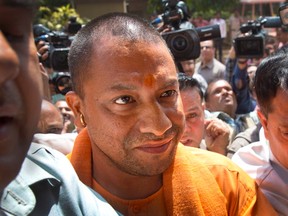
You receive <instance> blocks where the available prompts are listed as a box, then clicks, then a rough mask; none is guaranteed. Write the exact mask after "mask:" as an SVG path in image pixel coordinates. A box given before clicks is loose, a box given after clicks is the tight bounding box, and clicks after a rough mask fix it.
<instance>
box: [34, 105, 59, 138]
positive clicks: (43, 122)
mask: <svg viewBox="0 0 288 216" xmlns="http://www.w3.org/2000/svg"><path fill="white" fill-rule="evenodd" d="M63 126H64V122H63V117H62V114H61V113H60V111H59V110H58V109H57V107H56V106H54V105H53V104H52V103H50V102H47V101H43V102H42V107H41V115H40V120H39V122H38V131H37V132H38V133H54V134H61V132H62V130H63Z"/></svg>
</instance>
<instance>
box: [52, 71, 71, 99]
mask: <svg viewBox="0 0 288 216" xmlns="http://www.w3.org/2000/svg"><path fill="white" fill-rule="evenodd" d="M49 82H50V84H52V85H53V86H54V89H55V92H56V93H57V94H62V95H65V94H66V93H67V92H69V91H71V90H72V81H71V76H70V73H69V72H54V73H53V75H52V77H51V79H49Z"/></svg>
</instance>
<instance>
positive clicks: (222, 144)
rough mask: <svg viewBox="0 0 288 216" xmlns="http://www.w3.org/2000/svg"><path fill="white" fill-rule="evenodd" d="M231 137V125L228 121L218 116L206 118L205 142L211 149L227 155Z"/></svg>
mask: <svg viewBox="0 0 288 216" xmlns="http://www.w3.org/2000/svg"><path fill="white" fill-rule="evenodd" d="M229 137H230V127H229V125H228V124H227V123H225V122H224V121H222V120H220V119H218V118H213V119H205V142H206V146H207V149H208V150H209V151H213V152H216V153H219V154H222V155H226V153H227V146H228V144H229V141H230V138H229Z"/></svg>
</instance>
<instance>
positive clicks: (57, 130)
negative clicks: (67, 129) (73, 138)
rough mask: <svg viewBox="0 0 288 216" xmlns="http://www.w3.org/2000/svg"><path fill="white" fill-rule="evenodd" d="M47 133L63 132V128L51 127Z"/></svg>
mask: <svg viewBox="0 0 288 216" xmlns="http://www.w3.org/2000/svg"><path fill="white" fill-rule="evenodd" d="M46 133H53V134H61V133H62V128H49V129H48V130H47V132H46Z"/></svg>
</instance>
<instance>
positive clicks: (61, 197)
mask: <svg viewBox="0 0 288 216" xmlns="http://www.w3.org/2000/svg"><path fill="white" fill-rule="evenodd" d="M2 174H3V173H1V175H2ZM0 204H1V209H2V213H1V210H0V214H1V215H3V213H4V214H5V215H17V216H22V215H38V216H39V215H41V216H42V215H51V216H52V215H53V216H56V215H57V216H58V215H66V216H74V215H75V216H80V215H85V216H90V215H91V216H94V215H115V216H116V215H118V214H117V213H116V211H115V210H114V209H113V208H112V207H111V206H110V205H109V204H108V203H107V202H106V201H105V200H104V199H103V198H102V197H101V196H100V195H99V194H98V193H96V192H95V191H93V190H92V189H90V188H88V187H87V186H85V185H84V184H83V183H81V182H80V180H79V179H78V176H77V175H76V173H75V171H74V169H73V167H72V165H71V164H70V162H69V161H68V159H67V158H66V157H65V156H64V155H63V154H61V153H60V152H57V151H55V150H53V149H50V148H49V147H46V146H43V145H40V144H33V143H32V144H31V147H30V149H29V152H28V155H27V157H26V158H25V160H24V163H23V165H22V168H21V170H20V173H19V175H18V176H17V177H16V179H15V180H13V181H12V182H11V183H10V184H9V185H8V186H7V187H6V188H5V190H4V191H3V193H2V197H1V203H0Z"/></svg>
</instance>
